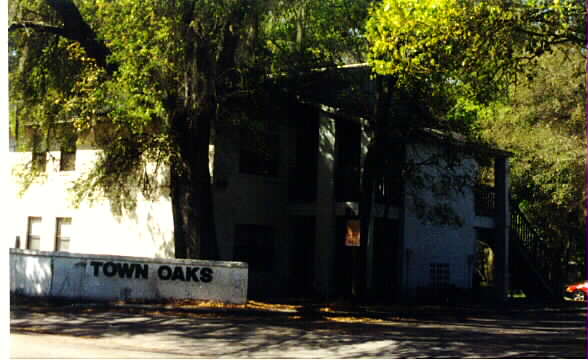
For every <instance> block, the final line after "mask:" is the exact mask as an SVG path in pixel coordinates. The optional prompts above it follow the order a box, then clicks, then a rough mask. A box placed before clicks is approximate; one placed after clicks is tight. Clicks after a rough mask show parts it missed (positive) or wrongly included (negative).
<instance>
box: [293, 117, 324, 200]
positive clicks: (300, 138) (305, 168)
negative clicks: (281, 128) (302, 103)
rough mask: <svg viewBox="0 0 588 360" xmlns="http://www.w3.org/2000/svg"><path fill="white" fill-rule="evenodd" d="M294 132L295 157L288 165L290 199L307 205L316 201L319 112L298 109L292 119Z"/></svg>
mask: <svg viewBox="0 0 588 360" xmlns="http://www.w3.org/2000/svg"><path fill="white" fill-rule="evenodd" d="M289 127H290V131H293V132H294V134H295V135H294V136H295V137H294V139H293V142H294V147H295V151H294V154H290V156H291V155H294V156H293V157H292V159H291V161H290V163H289V164H288V177H289V181H288V199H289V200H290V201H291V202H296V203H307V202H313V201H315V199H316V180H317V179H316V177H317V161H318V155H317V150H318V112H317V111H316V110H315V109H312V108H302V109H297V112H296V113H295V114H294V116H293V117H292V118H291V119H290V125H289Z"/></svg>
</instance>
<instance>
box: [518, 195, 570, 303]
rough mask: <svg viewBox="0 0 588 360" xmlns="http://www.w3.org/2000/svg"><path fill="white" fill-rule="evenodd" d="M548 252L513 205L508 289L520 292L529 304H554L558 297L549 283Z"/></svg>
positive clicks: (544, 244)
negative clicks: (530, 302) (519, 290)
mask: <svg viewBox="0 0 588 360" xmlns="http://www.w3.org/2000/svg"><path fill="white" fill-rule="evenodd" d="M548 251H549V248H548V247H547V244H546V242H545V241H544V239H543V238H542V237H541V236H540V235H539V233H538V232H537V231H536V230H535V229H534V228H533V226H532V225H531V224H530V223H529V221H528V220H527V218H526V217H525V216H524V214H523V213H522V212H521V211H520V210H519V208H518V206H517V205H515V204H513V205H512V206H511V227H510V274H511V286H510V287H511V289H521V290H522V291H523V292H524V293H525V295H526V296H527V298H528V299H529V300H531V301H554V300H555V301H557V300H559V299H560V298H561V296H558V295H560V294H559V292H558V291H556V290H555V289H553V288H552V287H551V286H550V285H549V282H548V274H549V270H550V269H549V266H550V264H549V261H548V257H547V254H548Z"/></svg>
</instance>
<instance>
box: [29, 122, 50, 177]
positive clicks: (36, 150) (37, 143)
mask: <svg viewBox="0 0 588 360" xmlns="http://www.w3.org/2000/svg"><path fill="white" fill-rule="evenodd" d="M32 140H33V143H32V152H33V158H32V163H33V169H34V170H35V171H39V172H44V171H45V170H46V169H47V149H46V146H45V144H44V142H43V138H42V136H41V135H40V134H38V133H37V132H36V131H35V133H34V134H33V139H32Z"/></svg>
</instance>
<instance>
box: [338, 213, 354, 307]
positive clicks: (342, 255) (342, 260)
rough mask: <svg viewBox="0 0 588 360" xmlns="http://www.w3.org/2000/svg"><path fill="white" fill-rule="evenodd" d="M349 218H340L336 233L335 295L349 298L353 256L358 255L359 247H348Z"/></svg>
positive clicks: (351, 284) (351, 287)
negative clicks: (346, 239) (346, 241)
mask: <svg viewBox="0 0 588 360" xmlns="http://www.w3.org/2000/svg"><path fill="white" fill-rule="evenodd" d="M348 220H350V218H349V217H343V216H338V217H337V222H336V227H337V229H336V232H335V242H336V244H335V263H334V266H335V271H334V281H335V295H336V296H338V297H344V298H348V297H351V295H352V289H353V279H352V276H353V256H354V255H358V252H359V247H356V246H347V245H346V244H345V235H346V233H347V223H348Z"/></svg>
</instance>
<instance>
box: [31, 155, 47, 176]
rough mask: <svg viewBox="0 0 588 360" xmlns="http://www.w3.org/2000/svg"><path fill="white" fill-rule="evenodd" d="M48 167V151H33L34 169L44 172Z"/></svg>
mask: <svg viewBox="0 0 588 360" xmlns="http://www.w3.org/2000/svg"><path fill="white" fill-rule="evenodd" d="M46 168H47V153H46V152H37V151H33V169H34V170H35V171H39V172H43V171H45V169H46Z"/></svg>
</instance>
